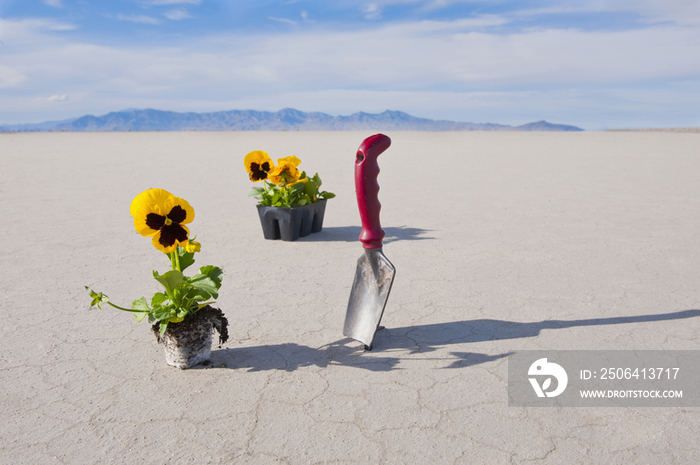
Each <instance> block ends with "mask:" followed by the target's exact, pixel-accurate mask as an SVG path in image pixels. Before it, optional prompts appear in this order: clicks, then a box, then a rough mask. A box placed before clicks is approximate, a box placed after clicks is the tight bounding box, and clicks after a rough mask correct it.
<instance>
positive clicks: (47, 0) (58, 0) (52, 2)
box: [44, 0, 63, 8]
mask: <svg viewBox="0 0 700 465" xmlns="http://www.w3.org/2000/svg"><path fill="white" fill-rule="evenodd" d="M44 4H45V5H48V6H51V7H54V8H63V1H62V0H44Z"/></svg>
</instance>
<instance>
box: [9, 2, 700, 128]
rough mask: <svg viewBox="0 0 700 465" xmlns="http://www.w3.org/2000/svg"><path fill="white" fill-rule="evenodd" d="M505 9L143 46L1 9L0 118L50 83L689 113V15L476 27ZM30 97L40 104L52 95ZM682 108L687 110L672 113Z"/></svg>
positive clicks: (401, 104) (564, 117)
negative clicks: (74, 33)
mask: <svg viewBox="0 0 700 465" xmlns="http://www.w3.org/2000/svg"><path fill="white" fill-rule="evenodd" d="M271 19H274V20H281V21H283V22H290V21H291V20H285V19H275V18H271ZM506 21H507V19H504V18H502V17H498V16H482V17H476V18H467V19H460V20H454V21H421V22H407V23H403V24H395V25H384V26H381V25H379V26H377V27H375V28H372V29H361V30H353V31H335V30H319V29H316V30H314V31H304V32H296V33H286V34H276V35H274V34H269V33H266V34H264V35H263V34H260V35H250V34H249V35H219V36H211V37H205V38H200V39H196V40H193V39H190V40H188V41H187V42H184V41H183V42H182V43H181V44H174V45H171V46H169V47H155V46H148V45H143V44H140V45H138V46H98V45H90V44H86V43H84V42H77V41H76V42H73V40H72V39H71V38H69V37H65V36H64V35H63V34H59V33H56V32H52V31H55V30H56V29H61V25H62V24H63V23H54V22H49V21H45V20H32V21H8V20H1V19H0V29H2V30H3V34H4V37H3V40H5V41H6V44H5V48H4V49H3V63H2V65H1V66H0V87H5V88H9V87H12V92H11V93H9V92H6V93H4V94H0V108H2V110H0V119H5V120H7V118H8V117H7V116H6V115H7V114H8V112H10V111H14V112H22V111H25V107H24V106H23V104H22V102H23V101H24V102H26V101H28V100H34V99H35V98H36V97H37V96H42V95H51V94H52V93H53V92H55V90H54V89H56V88H60V89H61V91H62V92H65V95H70V97H71V98H70V100H66V101H65V104H62V105H60V106H61V107H65V108H73V109H78V108H85V110H84V111H81V112H79V111H78V110H75V111H76V113H78V114H80V113H94V112H96V111H97V110H98V109H100V108H107V107H109V106H110V105H112V106H113V108H111V109H112V110H114V109H118V108H122V107H125V106H132V107H140V108H142V107H148V106H151V107H156V108H162V109H177V108H179V109H182V110H191V111H202V110H203V109H206V108H208V107H212V106H216V107H217V108H218V109H227V108H228V109H231V108H242V107H243V108H256V109H275V110H277V109H280V108H282V107H284V106H292V107H297V108H299V109H302V110H307V111H309V110H320V111H328V112H331V111H333V110H335V111H334V113H336V114H348V113H351V112H353V111H359V110H363V111H372V112H377V111H383V110H385V109H397V110H403V111H408V112H409V113H413V114H416V115H417V116H426V117H431V118H441V116H440V115H444V116H442V118H444V119H453V120H462V121H473V122H486V121H490V122H497V123H505V124H516V123H517V124H522V123H525V122H528V121H531V120H533V118H535V117H536V119H547V120H550V121H554V122H562V123H570V124H577V125H581V126H584V127H586V128H588V129H595V128H597V127H603V126H604V125H607V126H608V127H615V126H616V127H620V126H625V124H623V123H624V122H625V121H627V122H629V124H627V126H629V125H634V124H635V123H639V124H641V123H642V122H644V121H645V120H644V119H643V118H649V120H648V121H646V122H647V124H646V125H647V126H652V125H654V124H653V121H652V120H651V118H652V117H655V118H663V120H664V121H671V120H672V119H673V118H675V120H673V121H676V123H677V124H678V123H680V124H679V125H692V124H700V121H697V119H698V116H697V115H698V114H697V108H698V107H700V97H699V95H700V61H698V60H694V59H691V58H692V57H696V56H700V41H698V28H694V27H692V26H686V27H674V26H673V25H669V24H665V25H649V26H647V27H646V28H644V29H639V30H630V31H619V32H605V31H602V32H601V31H596V32H585V31H581V30H557V29H551V30H536V31H524V32H519V33H510V34H504V33H501V34H493V33H489V32H487V31H488V29H486V30H484V29H483V26H484V25H489V24H503V23H504V22H506ZM291 23H292V24H293V23H294V22H293V21H291ZM57 25H58V26H59V27H57ZM352 89H356V90H352ZM360 89H365V90H360ZM513 89H519V90H518V91H517V92H516V91H514V90H513ZM601 89H602V90H601ZM643 89H654V90H653V91H650V90H643ZM8 94H9V95H8ZM61 95H63V94H60V95H59V97H60V96H61ZM635 99H638V104H635ZM42 101H43V105H46V107H45V108H46V109H47V111H49V110H48V109H50V108H51V107H50V106H49V104H51V103H53V104H54V106H55V101H52V102H47V101H46V99H45V98H44V99H43V100H42ZM33 105H35V107H32V108H40V105H42V103H41V102H36V103H34V104H33ZM107 109H109V108H107ZM26 111H29V110H28V109H27V110H26ZM33 111H34V110H33ZM37 111H38V110H37ZM606 112H607V113H606ZM17 114H19V113H17ZM3 115H5V116H3ZM693 115H695V120H694V121H696V123H686V124H683V123H682V122H681V119H682V118H685V119H686V121H687V120H689V119H692V118H693ZM51 118H52V117H48V118H46V119H51ZM596 120H597V121H599V122H598V123H595V121H596ZM17 122H25V121H23V120H22V119H20V120H19V121H17ZM656 125H657V126H658V125H659V124H656Z"/></svg>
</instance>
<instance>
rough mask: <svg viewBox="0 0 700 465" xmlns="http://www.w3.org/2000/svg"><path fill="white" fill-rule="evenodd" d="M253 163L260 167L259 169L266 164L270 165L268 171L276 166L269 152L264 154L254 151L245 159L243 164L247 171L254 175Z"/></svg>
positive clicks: (260, 151)
mask: <svg viewBox="0 0 700 465" xmlns="http://www.w3.org/2000/svg"><path fill="white" fill-rule="evenodd" d="M253 163H255V164H256V165H257V166H258V169H259V168H260V167H262V165H263V164H265V163H267V164H268V170H269V169H271V168H272V166H274V164H273V163H272V158H270V156H269V155H268V154H267V152H263V151H262V150H253V151H252V152H250V153H248V155H246V156H245V158H244V159H243V164H244V165H245V169H246V171H247V172H248V173H252V168H251V165H252V164H253Z"/></svg>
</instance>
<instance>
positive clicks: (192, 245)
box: [185, 239, 202, 253]
mask: <svg viewBox="0 0 700 465" xmlns="http://www.w3.org/2000/svg"><path fill="white" fill-rule="evenodd" d="M185 250H187V251H188V252H189V253H195V252H200V251H201V250H202V244H200V243H199V242H197V241H193V240H192V239H190V241H189V242H188V243H187V245H186V246H185Z"/></svg>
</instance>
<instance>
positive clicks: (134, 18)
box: [116, 14, 162, 24]
mask: <svg viewBox="0 0 700 465" xmlns="http://www.w3.org/2000/svg"><path fill="white" fill-rule="evenodd" d="M116 18H117V19H118V20H119V21H129V22H132V23H141V24H161V23H162V21H161V20H159V19H157V18H153V17H151V16H146V15H129V16H127V15H122V14H118V15H117V16H116Z"/></svg>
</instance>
